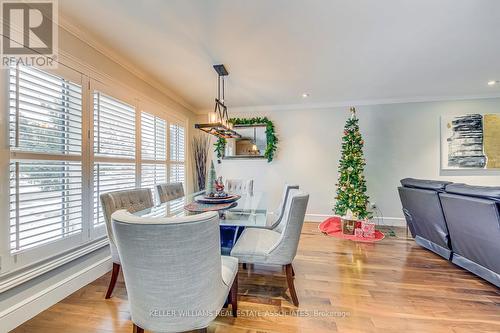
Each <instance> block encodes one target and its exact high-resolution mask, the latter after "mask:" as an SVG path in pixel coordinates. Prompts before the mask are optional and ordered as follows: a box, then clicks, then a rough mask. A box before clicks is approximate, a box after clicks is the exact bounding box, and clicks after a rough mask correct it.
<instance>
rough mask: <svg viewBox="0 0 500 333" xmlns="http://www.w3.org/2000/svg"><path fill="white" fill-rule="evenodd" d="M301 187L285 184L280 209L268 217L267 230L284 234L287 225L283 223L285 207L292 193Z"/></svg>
mask: <svg viewBox="0 0 500 333" xmlns="http://www.w3.org/2000/svg"><path fill="white" fill-rule="evenodd" d="M298 189H299V185H290V184H285V187H284V189H283V194H282V196H281V201H280V203H279V205H278V207H277V208H276V209H275V210H274V212H273V213H272V214H269V215H267V223H266V228H267V229H272V230H274V231H278V232H282V231H283V228H284V225H285V223H284V222H283V216H284V215H285V207H286V203H287V201H288V198H289V195H290V191H291V190H298Z"/></svg>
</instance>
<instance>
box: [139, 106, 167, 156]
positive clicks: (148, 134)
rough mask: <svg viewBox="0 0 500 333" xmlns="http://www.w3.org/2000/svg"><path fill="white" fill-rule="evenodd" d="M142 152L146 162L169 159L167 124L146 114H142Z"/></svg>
mask: <svg viewBox="0 0 500 333" xmlns="http://www.w3.org/2000/svg"><path fill="white" fill-rule="evenodd" d="M141 152H142V156H141V158H142V160H145V161H165V160H166V159H167V122H166V121H165V120H164V119H161V118H159V117H156V116H153V115H152V114H149V113H146V112H141Z"/></svg>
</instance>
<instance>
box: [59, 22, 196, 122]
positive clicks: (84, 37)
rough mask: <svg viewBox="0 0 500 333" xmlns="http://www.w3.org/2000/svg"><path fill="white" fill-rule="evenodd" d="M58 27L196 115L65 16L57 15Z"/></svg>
mask: <svg viewBox="0 0 500 333" xmlns="http://www.w3.org/2000/svg"><path fill="white" fill-rule="evenodd" d="M58 26H59V27H60V28H62V29H64V30H66V31H67V32H68V33H70V34H72V35H73V36H75V37H76V38H77V39H79V40H80V41H82V42H83V43H85V44H87V45H88V46H90V47H91V48H93V49H94V50H96V51H97V52H99V53H101V54H102V55H104V56H105V57H107V58H109V59H111V60H112V61H113V62H115V63H117V64H118V65H120V66H121V67H123V68H124V69H125V70H126V71H128V72H130V73H132V74H133V75H134V76H136V77H138V78H139V79H141V80H142V81H144V82H146V83H147V84H149V85H150V86H152V87H153V88H155V89H157V90H159V91H160V92H162V93H163V94H164V95H165V96H167V97H168V98H169V99H170V100H172V101H173V102H174V103H176V104H178V105H179V106H180V107H183V108H185V109H187V110H189V111H191V112H193V113H196V108H194V107H193V106H192V105H191V104H189V103H188V102H186V101H185V100H184V99H182V98H181V97H179V96H178V95H177V94H176V93H174V92H173V91H171V90H170V89H168V88H167V87H166V86H165V85H164V84H163V83H161V82H159V81H158V80H157V79H155V78H153V77H151V75H150V74H148V73H146V72H145V71H143V70H141V69H139V68H138V67H137V66H136V65H134V64H133V63H132V62H130V61H129V60H127V59H125V58H124V57H123V56H121V55H119V54H118V53H117V52H115V51H114V50H112V49H111V48H109V47H108V46H106V45H104V44H103V43H102V42H101V41H99V40H97V39H96V37H94V36H91V35H90V34H89V33H88V32H86V31H84V30H83V29H82V28H81V27H79V26H77V25H75V24H74V23H72V22H70V21H68V19H67V18H66V15H64V14H61V13H60V15H59V21H58Z"/></svg>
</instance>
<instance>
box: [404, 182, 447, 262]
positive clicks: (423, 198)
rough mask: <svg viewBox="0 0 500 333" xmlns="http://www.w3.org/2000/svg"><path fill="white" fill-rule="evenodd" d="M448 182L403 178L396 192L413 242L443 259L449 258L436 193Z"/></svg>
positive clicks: (442, 218)
mask: <svg viewBox="0 0 500 333" xmlns="http://www.w3.org/2000/svg"><path fill="white" fill-rule="evenodd" d="M449 184H450V182H444V181H435V180H424V179H414V178H405V179H402V180H401V185H402V186H400V187H399V188H398V191H399V197H400V198H401V203H402V205H403V213H404V215H405V218H406V222H407V223H408V227H409V229H410V231H411V234H412V236H413V237H414V238H415V242H417V244H419V245H420V246H423V247H425V248H426V249H428V250H431V251H433V252H435V253H437V254H439V255H440V256H442V257H443V258H445V259H450V257H451V246H450V236H449V233H448V226H447V224H446V219H445V217H444V215H443V210H442V208H441V200H440V197H439V193H441V192H444V190H445V187H446V186H447V185H449Z"/></svg>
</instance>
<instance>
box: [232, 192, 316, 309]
mask: <svg viewBox="0 0 500 333" xmlns="http://www.w3.org/2000/svg"><path fill="white" fill-rule="evenodd" d="M289 196H290V200H288V201H287V203H286V207H285V213H284V215H283V219H284V226H283V231H282V232H281V233H280V232H277V231H274V230H269V229H262V228H246V229H245V230H244V231H243V233H242V234H241V236H240V238H239V239H238V241H237V242H236V244H235V245H234V247H233V249H232V250H231V256H233V257H236V258H238V259H239V261H240V262H242V263H249V264H271V265H281V266H284V268H285V271H286V277H287V283H288V288H289V289H290V295H291V297H292V301H293V304H294V305H295V306H298V305H299V299H298V297H297V293H296V292H295V286H294V284H293V276H294V275H295V273H294V271H293V267H292V261H293V259H294V258H295V255H296V253H297V247H298V244H299V239H300V233H301V231H302V225H303V224H304V218H305V214H306V209H307V202H308V201H309V195H308V194H305V193H303V192H300V191H298V190H291V191H290V193H289Z"/></svg>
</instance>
